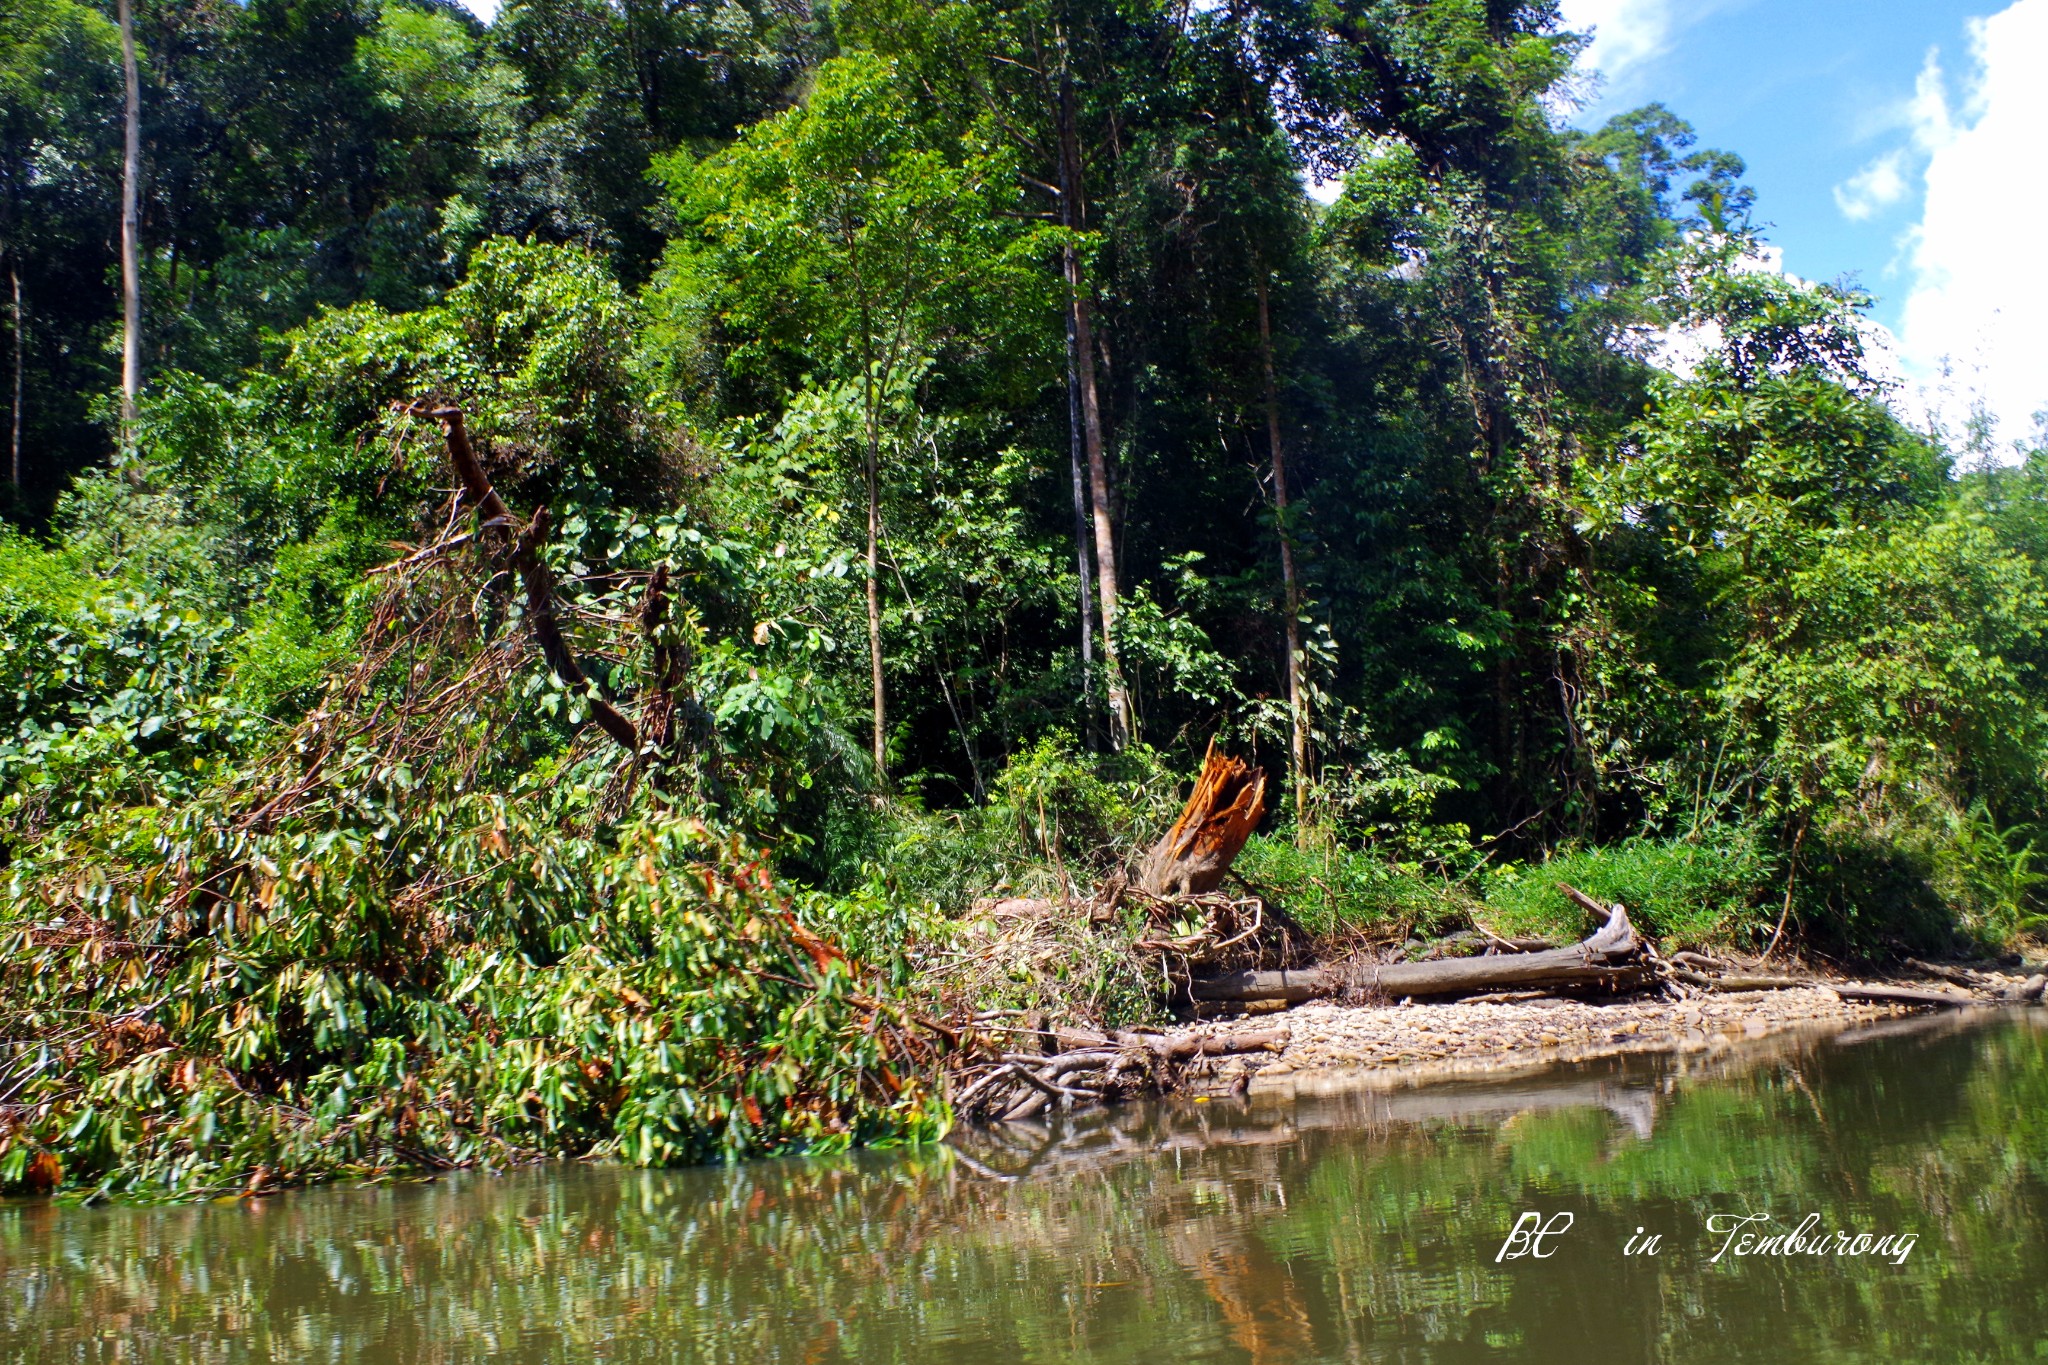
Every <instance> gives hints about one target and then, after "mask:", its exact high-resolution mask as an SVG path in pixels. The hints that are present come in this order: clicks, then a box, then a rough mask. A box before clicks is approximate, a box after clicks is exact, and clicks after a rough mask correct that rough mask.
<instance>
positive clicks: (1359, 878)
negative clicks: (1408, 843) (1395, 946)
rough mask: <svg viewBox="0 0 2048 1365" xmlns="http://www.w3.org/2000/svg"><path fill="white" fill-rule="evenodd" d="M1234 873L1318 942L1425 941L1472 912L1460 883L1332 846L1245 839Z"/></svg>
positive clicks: (1458, 925)
mask: <svg viewBox="0 0 2048 1365" xmlns="http://www.w3.org/2000/svg"><path fill="white" fill-rule="evenodd" d="M1236 871H1237V872H1238V873H1239V874H1240V875H1241V876H1242V877H1243V878H1244V879H1245V881H1246V882H1247V883H1248V884H1250V885H1251V886H1253V887H1255V888H1256V889H1257V890H1259V891H1261V892H1263V893H1265V895H1266V896H1267V897H1268V898H1269V899H1271V900H1272V901H1273V902H1274V903H1275V904H1277V905H1279V906H1280V907H1281V908H1282V909H1284V910H1286V911H1287V912H1288V913H1289V914H1290V915H1293V916H1294V918H1295V919H1296V920H1297V921H1298V922H1299V923H1300V924H1301V926H1302V928H1304V929H1306V930H1308V931H1309V932H1310V933H1311V934H1313V935H1315V936H1316V937H1317V938H1319V939H1326V940H1327V939H1341V938H1344V937H1347V936H1348V937H1363V938H1371V939H1375V940H1382V941H1384V940H1387V939H1396V940H1401V939H1406V938H1407V937H1408V936H1409V935H1410V934H1418V935H1421V936H1422V937H1424V938H1430V937H1434V936H1436V935H1438V934H1444V933H1449V932H1451V931H1453V930H1455V929H1459V928H1462V927H1463V926H1464V925H1465V924H1467V923H1468V922H1469V921H1470V919H1471V915H1472V912H1473V911H1474V910H1476V909H1478V908H1479V907H1478V901H1477V899H1476V898H1475V897H1474V896H1473V895H1472V894H1471V892H1470V891H1469V890H1468V889H1467V888H1466V887H1465V886H1464V885H1463V884H1462V883H1459V882H1455V881H1450V880H1447V879H1445V878H1443V877H1435V876H1431V875H1429V874H1428V873H1425V872H1422V871H1420V870H1419V869H1414V868H1408V867H1402V866H1399V865H1397V864H1392V863H1388V862H1386V861H1384V860H1383V859H1381V858H1379V857H1376V856H1374V855H1373V854H1372V853H1370V852H1367V851H1363V850H1360V849H1351V848H1344V847H1342V846H1341V845H1339V844H1337V843H1335V842H1334V841H1332V842H1325V843H1315V844H1311V845H1310V846H1309V847H1307V848H1302V847H1298V846H1297V845H1296V844H1294V843H1293V841H1291V840H1288V839H1276V838H1270V837H1268V836H1266V835H1253V836H1252V838H1251V840H1250V842H1248V843H1247V844H1246V845H1245V846H1244V852H1242V853H1240V854H1238V856H1237V863H1236Z"/></svg>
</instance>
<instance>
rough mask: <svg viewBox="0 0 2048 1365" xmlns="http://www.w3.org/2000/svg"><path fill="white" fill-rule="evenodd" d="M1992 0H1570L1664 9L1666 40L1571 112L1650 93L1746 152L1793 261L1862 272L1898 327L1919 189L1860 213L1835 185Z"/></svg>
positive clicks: (1902, 136) (1805, 272)
mask: <svg viewBox="0 0 2048 1365" xmlns="http://www.w3.org/2000/svg"><path fill="white" fill-rule="evenodd" d="M1994 8H1996V7H1994V6H1986V5H1985V4H1983V3H1982V0H1976V3H1965V2H1964V0H1889V2H1888V3H1887V2H1885V0H1879V2H1878V3H1870V2H1869V0H1865V2H1864V3H1856V2H1855V0H1724V2H1723V3H1720V4H1714V3H1694V4H1689V5H1688V4H1674V5H1670V6H1647V5H1640V4H1639V5H1634V6H1629V5H1612V4H1609V5H1600V4H1597V3H1596V4H1591V5H1584V4H1568V6H1567V18H1568V19H1569V20H1572V21H1574V22H1575V24H1576V21H1577V19H1578V13H1576V12H1582V11H1592V12H1593V14H1594V16H1595V17H1596V22H1597V20H1598V19H1606V20H1607V21H1608V22H1607V24H1603V25H1599V27H1601V28H1605V27H1608V26H1610V25H1612V24H1613V23H1614V22H1615V21H1616V20H1620V21H1622V22H1624V23H1625V22H1626V21H1627V19H1628V18H1629V17H1630V16H1629V15H1628V14H1627V11H1629V10H1631V9H1633V10H1636V11H1638V12H1641V11H1650V12H1651V13H1653V14H1668V15H1670V19H1669V21H1668V23H1667V24H1666V25H1665V26H1664V27H1663V33H1662V48H1663V50H1662V51H1653V52H1651V53H1648V54H1644V55H1637V54H1638V52H1639V51H1640V49H1639V48H1624V50H1623V51H1622V52H1621V53H1620V54H1618V55H1620V56H1622V57H1623V58H1625V59H1626V60H1625V64H1624V65H1623V66H1622V67H1621V69H1620V70H1619V71H1617V72H1616V73H1615V74H1613V75H1612V76H1609V77H1608V78H1607V80H1606V83H1605V88H1604V89H1603V90H1602V92H1601V95H1600V97H1599V98H1598V99H1597V100H1596V102H1595V103H1593V104H1592V105H1590V106H1588V107H1587V108H1586V109H1585V110H1584V111H1582V112H1581V113H1580V115H1579V116H1578V117H1577V118H1575V119H1574V120H1573V121H1574V122H1576V123H1580V124H1584V125H1588V126H1591V125H1597V124H1598V123H1600V122H1602V121H1603V120H1605V119H1606V117H1607V116H1608V115H1610V114H1613V113H1617V112H1620V111H1621V110H1624V109H1628V108H1632V107H1634V106H1636V105H1638V104H1641V103H1644V102H1646V101H1648V100H1659V101H1661V102H1663V103H1664V104H1666V105H1669V106H1670V107H1671V109H1672V110H1673V111H1674V112H1675V113H1677V114H1678V115H1679V116H1680V117H1682V118H1684V119H1686V120H1687V121H1688V122H1690V123H1691V124H1692V125H1693V126H1694V127H1695V128H1697V129H1698V130H1699V133H1700V141H1701V143H1702V144H1703V145H1707V146H1714V147H1724V148H1727V149H1728V150H1730V151H1733V152H1736V153H1739V154H1740V155H1741V156H1742V157H1743V159H1744V160H1746V161H1747V162H1748V163H1749V181H1750V183H1751V184H1752V185H1754V186H1755V187H1756V189H1757V197H1758V213H1757V216H1758V218H1759V219H1760V220H1762V221H1764V222H1767V223H1769V224H1770V225H1771V228H1770V233H1769V235H1770V237H1771V240H1772V241H1774V242H1775V243H1776V244H1777V245H1779V246H1780V247H1782V248H1783V249H1784V252H1785V268H1786V269H1787V270H1789V271H1791V272H1792V273H1793V274H1795V275H1800V276H1803V277H1805V278H1807V279H1816V280H1833V279H1836V278H1838V277H1840V276H1842V275H1845V274H1851V273H1853V274H1855V275H1857V276H1858V277H1859V278H1860V280H1861V283H1862V285H1863V287H1864V288H1865V289H1868V290H1869V291H1870V292H1872V293H1873V294H1876V295H1877V296H1878V299H1879V302H1878V306H1877V310H1876V311H1877V316H1878V318H1879V320H1880V321H1882V322H1884V323H1885V324H1886V325H1887V326H1889V327H1892V328H1896V327H1897V326H1898V324H1899V321H1900V306H1901V304H1902V303H1903V301H1904V289H1905V286H1906V285H1907V284H1908V283H1910V273H1909V272H1908V271H1906V270H1905V269H1903V268H1902V267H1903V265H1904V262H1902V261H1901V260H1900V259H1899V258H1900V256H1901V241H1900V239H1901V237H1902V236H1904V235H1905V234H1906V233H1908V232H1909V231H1910V230H1911V228H1912V227H1913V225H1914V223H1915V222H1916V221H1917V219H1918V213H1917V209H1918V207H1919V205H1918V204H1917V203H1916V202H1914V200H1915V199H1916V198H1917V196H1914V195H1912V194H1910V193H1907V194H1903V195H1901V196H1900V197H1899V198H1898V199H1896V200H1894V201H1893V202H1892V203H1890V204H1887V205H1872V206H1871V208H1872V210H1873V211H1872V212H1870V214H1869V216H1867V217H1865V218H1863V219H1862V220H1861V221H1858V220H1855V219H1852V218H1851V217H1850V216H1849V215H1848V214H1847V213H1845V212H1844V211H1843V208H1842V206H1841V205H1840V204H1839V203H1837V201H1836V188H1837V187H1838V186H1841V185H1843V184H1844V183H1845V182H1847V181H1849V180H1851V179H1852V178H1853V177H1854V176H1856V174H1857V173H1858V172H1859V171H1861V170H1862V169H1863V168H1864V167H1866V166H1867V165H1869V164H1870V163H1872V162H1873V161H1875V160H1878V159H1879V158H1881V157H1883V156H1884V155H1885V154H1887V153H1889V152H1891V151H1893V150H1894V149H1895V148H1897V147H1899V146H1902V145H1904V144H1905V143H1906V142H1907V141H1908V140H1909V135H1910V129H1909V128H1908V127H1904V126H1902V123H1903V121H1904V116H1905V114H1906V113H1907V111H1908V110H1909V109H1910V107H1911V104H1912V101H1913V97H1914V88H1915V85H1916V83H1917V81H1918V79H1919V77H1920V74H1921V72H1922V71H1923V70H1924V69H1925V67H1926V63H1927V59H1928V54H1929V53H1930V51H1932V52H1936V53H1938V54H1939V58H1940V59H1941V60H1942V62H1943V65H1944V66H1948V67H1961V66H1963V65H1965V59H1966V58H1967V57H1968V55H1969V52H1970V38H1969V33H1968V31H1967V29H1966V27H1965V21H1967V20H1969V19H1972V18H1980V17H1983V16H1984V15H1986V14H1988V13H1990V12H1992V10H1993V9H1994ZM1603 10H1604V11H1606V13H1605V14H1601V13H1600V12H1601V11H1603ZM1602 37H1603V38H1604V37H1605V35H1604V34H1603V35H1602ZM1636 41H1637V42H1640V41H1641V40H1640V39H1637V40H1636ZM1609 46H1610V49H1611V44H1610V45H1609ZM1595 55H1596V57H1598V56H1602V55H1605V54H1602V53H1599V52H1597V51H1596V54H1595ZM2043 78H2044V79H2048V72H2044V73H2043ZM2043 131H2044V134H2048V129H2044V130H2043ZM1901 176H1902V178H1903V176H1904V172H1903V168H1902V171H1901Z"/></svg>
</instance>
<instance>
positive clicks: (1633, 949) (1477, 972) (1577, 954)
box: [1189, 905, 1658, 1004]
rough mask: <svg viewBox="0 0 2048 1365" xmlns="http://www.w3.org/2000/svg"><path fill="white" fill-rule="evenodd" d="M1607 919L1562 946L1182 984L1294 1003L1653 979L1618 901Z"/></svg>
mask: <svg viewBox="0 0 2048 1365" xmlns="http://www.w3.org/2000/svg"><path fill="white" fill-rule="evenodd" d="M1605 913H1606V915H1607V922H1606V923H1605V924H1604V925H1602V926H1601V927H1600V929H1599V930H1598V931H1596V932H1595V933H1593V934H1592V935H1591V936H1590V937H1588V938H1586V939H1583V940H1581V941H1580V942H1578V943H1575V944H1573V945H1571V946H1570V947H1568V948H1553V949H1549V950H1548V951H1544V952H1533V953H1502V954H1498V955H1495V956H1491V957H1452V958H1440V959H1438V960H1436V961H1433V962H1359V963H1342V964H1337V965H1334V966H1326V967H1309V968H1305V969H1301V970H1296V971H1285V970H1283V971H1242V972H1225V973H1220V974H1218V975H1215V976H1209V977H1200V978H1197V979H1196V980H1194V981H1192V982H1190V983H1189V990H1190V993H1191V994H1192V995H1193V996H1194V998H1195V999H1196V1000H1197V1001H1229V1002H1241V1003H1251V1002H1255V1001H1282V1002H1285V1003H1287V1004H1299V1003H1300V1002H1302V1001H1305V1000H1314V999H1318V998H1322V997H1327V996H1334V995H1340V994H1348V993H1352V992H1364V993H1368V994H1377V995H1383V996H1388V997H1393V998H1401V997H1423V996H1443V995H1470V994H1473V993H1475V992H1480V991H1493V990H1527V989H1530V988H1542V989H1546V990H1600V991H1618V990H1630V989H1634V988H1636V987H1639V986H1645V985H1648V984H1650V983H1651V982H1653V981H1655V980H1657V979H1658V972H1657V966H1656V963H1655V961H1654V960H1653V959H1652V957H1651V956H1650V954H1649V953H1648V952H1647V951H1646V950H1645V948H1644V945H1643V942H1642V940H1641V939H1640V938H1639V937H1638V936H1637V935H1636V931H1635V926H1634V925H1632V924H1630V923H1629V918H1628V911H1627V910H1626V909H1624V908H1623V907H1622V906H1620V905H1614V906H1610V907H1606V908H1605Z"/></svg>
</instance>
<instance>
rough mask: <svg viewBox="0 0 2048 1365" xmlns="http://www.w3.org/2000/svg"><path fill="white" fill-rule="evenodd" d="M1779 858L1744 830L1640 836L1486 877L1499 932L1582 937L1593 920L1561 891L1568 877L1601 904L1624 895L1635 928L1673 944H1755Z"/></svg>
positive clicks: (1765, 924)
mask: <svg viewBox="0 0 2048 1365" xmlns="http://www.w3.org/2000/svg"><path fill="white" fill-rule="evenodd" d="M1777 870H1778V869H1777V860H1776V859H1775V858H1774V857H1773V856H1772V855H1771V854H1770V852H1769V851H1768V850H1767V849H1766V847H1765V846H1764V844H1763V842H1762V841H1761V840H1760V839H1758V837H1757V836H1756V834H1755V832H1754V831H1752V830H1750V829H1748V828H1746V827H1743V826H1719V827H1716V828H1714V829H1712V830H1710V831H1708V832H1707V833H1705V834H1703V835H1702V836H1701V837H1699V838H1697V839H1657V838H1644V837H1638V838H1633V839H1626V840H1623V841H1622V842H1620V843H1616V844H1609V845H1607V846H1605V847H1602V848H1580V849H1571V850H1568V851H1563V852H1559V853H1556V854H1553V855H1552V856H1551V857H1550V858H1548V859H1547V860H1545V861H1543V862H1540V863H1517V864H1510V865H1508V866H1506V867H1503V868H1500V869H1498V870H1497V871H1495V872H1493V873H1492V874H1491V875H1489V876H1488V877H1487V878H1486V911H1487V915H1488V921H1487V927H1488V928H1489V929H1492V930H1493V931H1494V932H1495V933H1502V934H1541V935H1545V936H1547V937H1551V938H1555V939H1558V940H1559V941H1569V940H1572V939H1576V938H1580V937H1582V936H1583V935H1584V934H1585V933H1586V932H1587V931H1588V930H1589V929H1590V928H1591V927H1592V925H1591V924H1590V922H1589V916H1588V915H1587V913H1586V912H1585V911H1584V910H1583V909H1581V908H1580V907H1579V906H1577V905H1575V904H1574V903H1573V902H1572V901H1571V900H1570V898H1568V897H1567V896H1566V895H1565V894H1564V893H1563V892H1562V891H1560V890H1558V883H1559V882H1569V883H1570V884H1571V885H1573V886H1575V887H1577V888H1578V889H1579V890H1581V891H1584V892H1585V893H1586V894H1588V895H1590V896H1593V897H1595V898H1597V899H1599V900H1601V901H1607V902H1612V901H1620V902H1621V903H1622V904H1623V905H1626V906H1627V907H1628V913H1629V918H1630V919H1631V920H1633V921H1634V922H1635V925H1636V927H1637V928H1638V929H1640V930H1642V931H1644V932H1645V933H1648V934H1651V935H1653V936H1655V937H1656V939H1657V940H1658V941H1659V942H1660V943H1661V944H1663V945H1664V946H1665V947H1666V948H1687V947H1707V946H1713V945H1740V946H1743V947H1748V946H1751V942H1752V940H1754V939H1755V938H1756V937H1757V934H1758V931H1759V928H1760V929H1761V931H1762V932H1763V933H1764V934H1768V933H1769V932H1770V927H1771V921H1773V920H1774V916H1771V915H1768V914H1766V911H1765V908H1764V907H1765V905H1766V903H1767V901H1768V900H1769V899H1770V896H1771V894H1772V892H1773V890H1774V888H1776V887H1777V885H1778V878H1777Z"/></svg>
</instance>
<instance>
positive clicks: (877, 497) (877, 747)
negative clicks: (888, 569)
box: [867, 377, 889, 782]
mask: <svg viewBox="0 0 2048 1365" xmlns="http://www.w3.org/2000/svg"><path fill="white" fill-rule="evenodd" d="M868 385H869V388H870V391H871V396H870V398H869V404H870V407H869V411H870V412H871V413H872V411H873V401H874V400H873V397H872V389H873V385H874V380H873V378H872V377H871V378H870V379H869V380H868ZM879 443H880V436H879V434H878V433H877V432H876V431H875V430H874V428H873V419H872V418H870V425H869V430H868V461H867V476H868V477H867V484H868V674H869V680H870V682H871V683H872V685H873V688H874V703H875V730H874V752H875V779H876V780H877V781H880V782H886V781H887V780H888V776H889V752H888V744H887V735H888V717H887V715H886V714H885V707H886V702H885V700H884V694H883V691H882V568H881V545H882V500H881V486H880V485H881V477H880V464H881V452H880V451H879V450H878V449H877V448H876V447H877V446H878V444H879Z"/></svg>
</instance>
